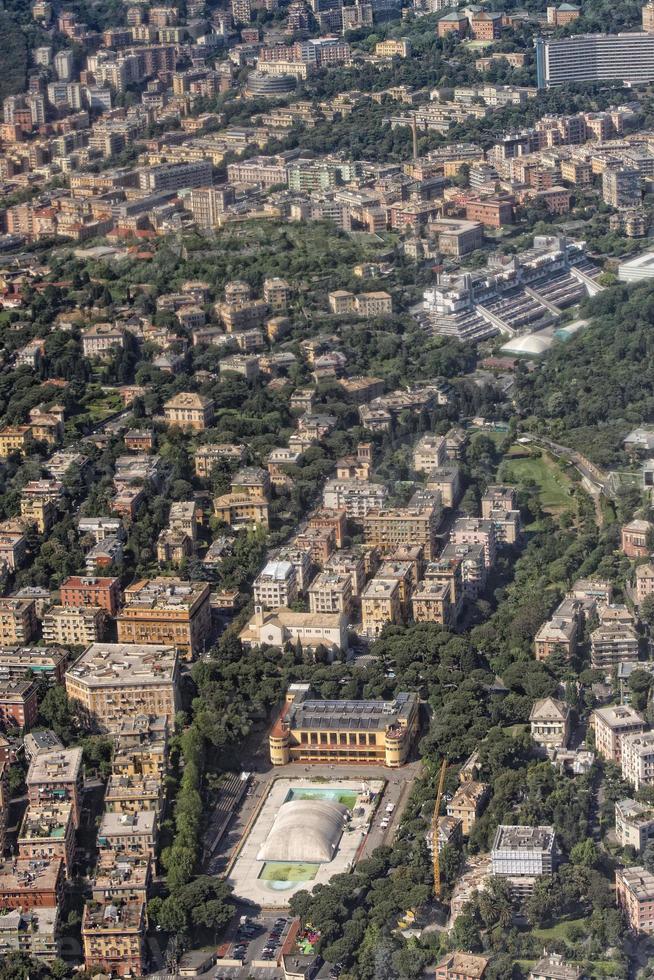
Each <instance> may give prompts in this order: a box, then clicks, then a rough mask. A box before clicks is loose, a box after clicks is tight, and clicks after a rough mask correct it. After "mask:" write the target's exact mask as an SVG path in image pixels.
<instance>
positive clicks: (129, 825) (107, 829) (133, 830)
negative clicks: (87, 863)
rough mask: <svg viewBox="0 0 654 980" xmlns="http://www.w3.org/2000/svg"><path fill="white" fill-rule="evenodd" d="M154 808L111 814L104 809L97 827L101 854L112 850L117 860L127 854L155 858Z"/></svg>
mask: <svg viewBox="0 0 654 980" xmlns="http://www.w3.org/2000/svg"><path fill="white" fill-rule="evenodd" d="M157 832H158V827H157V813H156V811H155V810H134V811H132V812H128V813H111V812H108V811H106V810H105V812H104V814H103V815H102V819H101V821H100V826H99V827H98V848H99V850H100V854H101V855H102V854H103V853H107V852H109V853H111V854H112V855H113V856H114V858H115V860H116V861H119V860H120V858H121V857H122V856H123V855H127V856H128V857H140V858H145V857H150V858H153V857H154V851H155V847H156V843H157Z"/></svg>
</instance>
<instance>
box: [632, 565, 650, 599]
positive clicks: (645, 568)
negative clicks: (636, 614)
mask: <svg viewBox="0 0 654 980" xmlns="http://www.w3.org/2000/svg"><path fill="white" fill-rule="evenodd" d="M653 594H654V565H653V564H652V563H651V562H647V564H645V565H638V567H637V568H636V601H637V602H638V604H639V605H640V603H641V602H642V601H643V600H644V599H646V598H647V596H648V595H653Z"/></svg>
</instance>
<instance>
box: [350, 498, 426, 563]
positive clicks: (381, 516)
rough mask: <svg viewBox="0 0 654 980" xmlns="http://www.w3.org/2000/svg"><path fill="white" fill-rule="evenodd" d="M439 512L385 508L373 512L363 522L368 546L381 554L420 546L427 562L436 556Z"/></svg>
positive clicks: (409, 508) (419, 508) (418, 508)
mask: <svg viewBox="0 0 654 980" xmlns="http://www.w3.org/2000/svg"><path fill="white" fill-rule="evenodd" d="M439 522H440V513H439V511H438V509H437V508H436V507H434V506H431V507H415V508H414V507H388V508H386V507H384V508H378V509H374V510H370V511H369V512H368V513H367V514H366V516H365V518H364V521H363V534H364V540H365V542H366V544H369V545H373V546H374V547H376V548H378V549H379V551H380V552H381V553H382V554H388V553H389V552H390V551H395V549H396V548H399V547H401V546H402V545H406V544H412V545H414V544H419V545H421V546H422V548H423V553H424V556H425V560H426V561H430V560H431V559H432V558H433V557H434V556H435V551H436V532H437V530H438V525H439Z"/></svg>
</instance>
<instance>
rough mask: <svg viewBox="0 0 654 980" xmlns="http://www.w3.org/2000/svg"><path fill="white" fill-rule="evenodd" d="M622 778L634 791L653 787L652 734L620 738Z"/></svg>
mask: <svg viewBox="0 0 654 980" xmlns="http://www.w3.org/2000/svg"><path fill="white" fill-rule="evenodd" d="M622 776H623V778H624V779H626V781H627V782H628V783H631V784H632V785H633V787H634V789H635V790H636V791H638V790H639V789H641V787H643V786H654V733H652V732H636V733H634V734H632V735H623V736H622Z"/></svg>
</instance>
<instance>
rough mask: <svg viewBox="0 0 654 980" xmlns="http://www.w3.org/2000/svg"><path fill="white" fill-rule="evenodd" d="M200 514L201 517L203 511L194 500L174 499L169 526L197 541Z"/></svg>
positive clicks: (169, 516)
mask: <svg viewBox="0 0 654 980" xmlns="http://www.w3.org/2000/svg"><path fill="white" fill-rule="evenodd" d="M198 516H200V517H201V512H200V508H199V507H198V505H197V503H196V502H195V501H194V500H177V501H174V502H173V503H172V504H171V505H170V512H169V514H168V527H169V528H170V529H171V530H173V531H179V532H181V533H183V534H186V535H188V537H189V538H190V539H191V541H195V539H196V537H197V532H198Z"/></svg>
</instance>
